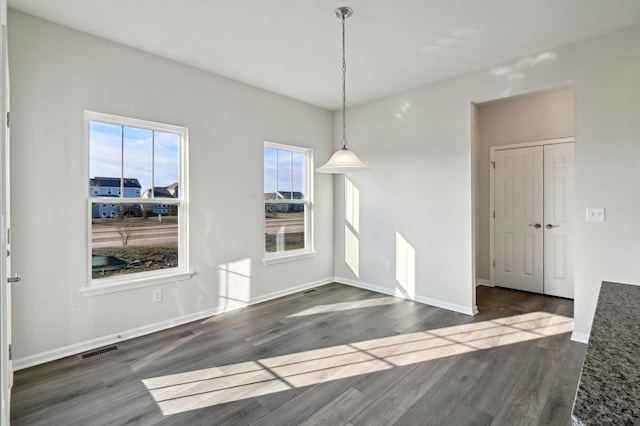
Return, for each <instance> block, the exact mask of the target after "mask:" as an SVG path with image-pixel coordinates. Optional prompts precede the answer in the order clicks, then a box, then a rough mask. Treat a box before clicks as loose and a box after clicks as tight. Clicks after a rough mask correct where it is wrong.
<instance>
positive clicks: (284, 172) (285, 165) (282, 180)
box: [278, 150, 293, 199]
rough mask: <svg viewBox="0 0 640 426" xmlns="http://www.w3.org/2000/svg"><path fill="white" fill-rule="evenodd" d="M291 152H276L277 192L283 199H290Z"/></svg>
mask: <svg viewBox="0 0 640 426" xmlns="http://www.w3.org/2000/svg"><path fill="white" fill-rule="evenodd" d="M292 154H293V153H292V152H291V151H281V150H278V192H279V193H280V194H281V195H282V196H283V197H284V198H289V199H290V198H291V191H292V190H293V189H292V179H291V172H292V167H291V163H292V158H293V156H292Z"/></svg>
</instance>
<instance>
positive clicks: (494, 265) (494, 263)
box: [491, 260, 496, 268]
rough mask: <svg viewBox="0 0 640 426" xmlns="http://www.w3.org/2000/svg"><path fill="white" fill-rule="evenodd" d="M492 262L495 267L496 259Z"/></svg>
mask: <svg viewBox="0 0 640 426" xmlns="http://www.w3.org/2000/svg"><path fill="white" fill-rule="evenodd" d="M491 263H493V267H494V268H495V267H496V261H495V260H494V261H493V262H491Z"/></svg>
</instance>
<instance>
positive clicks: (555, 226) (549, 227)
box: [545, 223, 559, 229]
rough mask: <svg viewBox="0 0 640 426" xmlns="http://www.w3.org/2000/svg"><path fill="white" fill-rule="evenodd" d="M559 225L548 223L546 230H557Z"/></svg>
mask: <svg viewBox="0 0 640 426" xmlns="http://www.w3.org/2000/svg"><path fill="white" fill-rule="evenodd" d="M558 226H559V225H552V224H550V223H547V226H545V228H547V229H551V228H557V227H558Z"/></svg>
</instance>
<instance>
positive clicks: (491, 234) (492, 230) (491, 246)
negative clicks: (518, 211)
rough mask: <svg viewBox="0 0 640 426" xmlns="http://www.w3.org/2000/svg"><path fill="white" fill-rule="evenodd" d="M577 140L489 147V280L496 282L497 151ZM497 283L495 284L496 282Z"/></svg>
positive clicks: (567, 138)
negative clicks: (495, 164) (494, 164)
mask: <svg viewBox="0 0 640 426" xmlns="http://www.w3.org/2000/svg"><path fill="white" fill-rule="evenodd" d="M572 142H575V137H566V138H557V139H547V140H541V141H533V142H524V143H514V144H509V145H492V146H490V147H489V165H488V166H489V262H490V263H489V281H490V282H491V283H495V282H496V277H495V267H494V266H493V265H494V263H493V262H494V261H495V221H496V218H495V217H493V212H494V211H495V169H494V168H493V166H492V164H493V163H494V162H495V153H496V151H504V150H508V149H517V148H529V147H532V146H545V145H555V144H561V143H572ZM494 285H495V284H494Z"/></svg>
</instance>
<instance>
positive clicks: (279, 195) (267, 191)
mask: <svg viewBox="0 0 640 426" xmlns="http://www.w3.org/2000/svg"><path fill="white" fill-rule="evenodd" d="M312 170H313V151H312V150H310V149H306V148H298V147H294V146H288V145H281V144H276V143H271V142H265V143H264V238H265V240H264V241H265V245H264V251H265V258H264V263H265V264H269V263H277V262H280V261H283V260H292V259H296V258H299V257H306V256H309V255H311V254H312V253H313V226H312V217H313V193H312V188H313V182H312V180H311V179H312V176H313V173H312V172H311V171H312Z"/></svg>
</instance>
